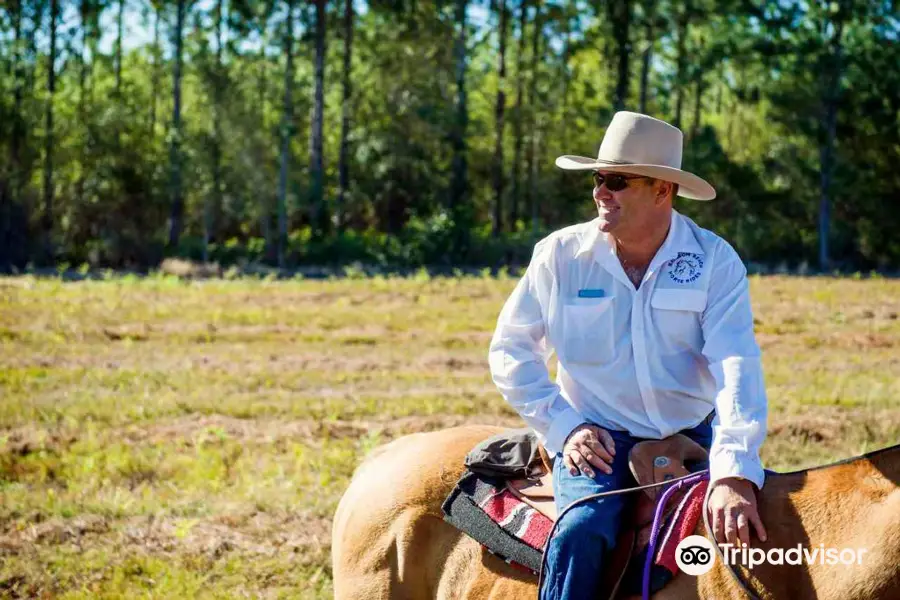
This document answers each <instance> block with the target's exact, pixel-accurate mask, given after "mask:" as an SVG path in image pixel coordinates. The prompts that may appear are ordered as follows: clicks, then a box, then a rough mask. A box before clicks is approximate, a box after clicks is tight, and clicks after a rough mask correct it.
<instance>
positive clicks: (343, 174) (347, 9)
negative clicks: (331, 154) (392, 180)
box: [334, 0, 353, 233]
mask: <svg viewBox="0 0 900 600" xmlns="http://www.w3.org/2000/svg"><path fill="white" fill-rule="evenodd" d="M352 58H353V0H345V1H344V74H343V77H342V80H343V88H344V98H343V102H342V104H341V150H340V157H339V159H338V160H339V162H340V164H339V165H338V173H339V174H338V179H339V182H338V196H337V206H335V209H334V211H335V218H336V220H337V227H338V231H340V232H342V233H343V231H344V225H345V223H346V212H347V208H346V206H345V203H346V201H347V199H346V194H347V188H348V187H349V185H350V165H349V164H348V160H349V154H350V140H349V137H350V101H351V100H350V99H351V98H352V96H353V88H352V84H353V81H352V80H351V79H350V73H351V66H352Z"/></svg>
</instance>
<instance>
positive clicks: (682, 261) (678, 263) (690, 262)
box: [669, 252, 703, 283]
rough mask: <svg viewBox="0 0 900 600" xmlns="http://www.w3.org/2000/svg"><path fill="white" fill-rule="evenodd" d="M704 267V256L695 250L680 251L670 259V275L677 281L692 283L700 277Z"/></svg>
mask: <svg viewBox="0 0 900 600" xmlns="http://www.w3.org/2000/svg"><path fill="white" fill-rule="evenodd" d="M702 269H703V257H702V256H700V255H699V254H694V253H693V252H679V253H678V256H677V257H676V258H674V259H673V260H671V261H669V277H671V278H672V281H675V282H676V283H691V282H692V281H696V280H697V279H698V278H699V277H700V271H701V270H702Z"/></svg>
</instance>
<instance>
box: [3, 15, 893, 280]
mask: <svg viewBox="0 0 900 600" xmlns="http://www.w3.org/2000/svg"><path fill="white" fill-rule="evenodd" d="M898 37H900V19H898V16H897V12H896V9H895V6H894V5H893V3H892V2H891V1H890V0H882V1H877V0H870V1H866V0H828V1H822V0H810V1H804V2H800V1H795V0H786V1H781V2H765V1H762V0H606V1H601V0H590V1H581V0H578V1H574V2H566V1H560V2H548V1H546V0H490V2H489V3H485V2H477V3H476V2H473V1H470V0H454V1H451V0H418V1H416V0H390V1H389V0H377V1H372V2H363V1H356V2H354V1H353V0H310V2H300V1H298V0H195V1H188V0H4V2H3V4H2V8H0V269H2V270H7V271H8V270H10V269H13V268H17V269H21V268H23V267H25V266H26V265H29V264H31V265H35V266H40V265H53V264H60V263H69V264H72V265H81V264H85V263H86V264H89V265H96V266H112V267H143V266H152V265H155V264H158V263H159V262H160V261H161V260H162V259H163V258H164V257H165V256H180V257H188V258H193V259H198V260H215V261H219V262H223V263H231V262H235V261H241V260H248V261H259V262H265V263H269V264H273V265H282V266H291V265H294V266H296V265H303V264H323V263H347V262H351V261H362V262H366V263H381V264H390V265H406V266H410V265H418V264H444V265H452V264H470V265H478V264H488V265H497V264H502V263H506V262H522V261H524V260H527V258H528V256H529V253H530V249H531V245H532V244H533V242H534V240H535V238H536V236H538V235H541V234H542V233H543V232H545V231H547V230H550V229H552V228H554V227H558V226H561V225H564V224H568V223H571V222H574V221H577V220H583V219H587V218H590V217H591V215H592V211H593V205H592V203H591V200H590V180H589V177H588V176H587V174H578V173H566V172H561V171H559V170H558V169H556V167H555V166H554V165H553V159H554V158H555V157H556V156H557V155H559V154H564V153H577V154H583V155H592V154H595V153H596V151H597V147H598V144H599V142H600V139H601V137H602V133H603V127H604V126H605V125H606V123H608V121H609V119H610V118H611V116H612V114H613V112H614V111H615V110H619V109H629V110H637V111H640V112H646V113H649V114H652V115H655V116H658V117H660V118H663V119H666V120H668V121H670V122H672V123H674V124H676V125H678V126H679V127H681V128H682V129H683V130H684V131H685V134H686V140H687V141H686V155H685V165H686V168H688V169H690V170H693V171H695V172H697V173H698V174H700V175H701V176H703V177H704V178H706V179H707V180H709V181H710V182H712V183H713V184H714V185H715V186H716V188H717V190H718V192H719V198H718V199H717V200H716V201H715V202H712V203H691V202H690V201H680V203H679V205H678V208H679V209H680V210H682V211H683V212H685V213H687V214H688V215H690V216H692V217H693V218H695V219H696V220H698V222H700V223H701V224H702V225H704V226H707V227H710V228H712V229H714V230H716V231H718V232H719V233H721V234H722V235H724V236H725V237H726V238H727V239H729V240H730V241H731V242H732V243H733V244H734V245H735V247H736V248H737V249H738V251H739V252H740V253H741V254H742V256H743V257H744V258H745V259H746V260H748V261H757V262H769V263H784V262H786V263H788V264H800V263H810V264H816V265H819V266H821V267H822V268H824V269H831V268H840V267H849V268H857V269H869V268H882V269H894V268H897V267H898V265H900V237H898V236H897V235H896V231H898V230H900V167H898V165H900V69H898V65H900V45H898ZM131 40H136V41H131Z"/></svg>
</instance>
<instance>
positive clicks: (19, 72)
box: [9, 0, 25, 202]
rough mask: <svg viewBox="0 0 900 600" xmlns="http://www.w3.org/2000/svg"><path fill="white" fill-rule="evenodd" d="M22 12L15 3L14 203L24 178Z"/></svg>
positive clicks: (19, 194)
mask: <svg viewBox="0 0 900 600" xmlns="http://www.w3.org/2000/svg"><path fill="white" fill-rule="evenodd" d="M23 10H24V6H23V2H22V0H19V1H18V2H16V14H15V33H14V35H15V48H14V51H13V52H14V54H13V78H14V79H13V86H14V89H15V91H14V92H13V93H14V100H13V107H14V109H13V123H12V136H11V138H12V139H11V140H10V149H9V153H10V161H9V164H10V167H11V168H12V177H11V181H10V192H9V193H10V194H11V197H12V198H13V200H15V201H16V202H19V201H21V199H22V184H23V182H24V180H25V178H24V177H23V176H22V175H23V174H22V143H23V140H24V137H25V128H24V127H23V125H24V122H23V119H24V113H23V111H22V103H23V100H24V99H23V96H24V93H23V88H24V83H25V69H24V57H23V56H22V12H23Z"/></svg>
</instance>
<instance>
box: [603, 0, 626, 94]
mask: <svg viewBox="0 0 900 600" xmlns="http://www.w3.org/2000/svg"><path fill="white" fill-rule="evenodd" d="M607 6H608V7H609V17H610V21H611V22H612V24H613V36H614V37H615V39H616V57H617V61H616V63H617V73H616V92H615V97H614V100H613V107H614V108H615V110H622V109H623V108H625V102H626V101H627V100H628V79H629V77H628V76H629V71H628V57H629V55H630V54H631V41H630V39H629V35H628V30H629V28H630V27H631V0H617V1H615V2H609V3H608V4H607Z"/></svg>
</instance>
